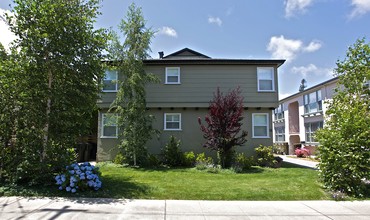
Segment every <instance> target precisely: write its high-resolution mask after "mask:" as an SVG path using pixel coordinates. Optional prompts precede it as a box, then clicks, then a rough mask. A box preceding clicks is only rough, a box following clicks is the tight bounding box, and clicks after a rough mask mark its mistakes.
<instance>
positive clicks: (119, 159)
mask: <svg viewBox="0 0 370 220" xmlns="http://www.w3.org/2000/svg"><path fill="white" fill-rule="evenodd" d="M125 161H126V158H125V156H123V154H122V153H118V154H117V155H116V156H115V157H114V159H113V163H115V164H121V165H122V164H124V162H125Z"/></svg>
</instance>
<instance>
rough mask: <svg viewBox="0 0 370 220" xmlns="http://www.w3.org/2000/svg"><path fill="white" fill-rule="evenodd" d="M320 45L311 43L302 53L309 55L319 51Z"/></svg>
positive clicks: (317, 42) (314, 42) (315, 42)
mask: <svg viewBox="0 0 370 220" xmlns="http://www.w3.org/2000/svg"><path fill="white" fill-rule="evenodd" d="M321 45H322V44H321V43H320V42H319V41H311V43H310V44H309V45H308V46H306V47H305V48H303V51H305V52H309V53H310V52H314V51H316V50H318V49H320V48H321Z"/></svg>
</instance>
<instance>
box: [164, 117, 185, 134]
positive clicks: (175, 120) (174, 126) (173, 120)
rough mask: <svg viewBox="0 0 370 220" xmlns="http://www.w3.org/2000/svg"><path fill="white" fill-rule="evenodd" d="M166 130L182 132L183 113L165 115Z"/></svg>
mask: <svg viewBox="0 0 370 220" xmlns="http://www.w3.org/2000/svg"><path fill="white" fill-rule="evenodd" d="M164 130H167V131H180V130H181V113H164Z"/></svg>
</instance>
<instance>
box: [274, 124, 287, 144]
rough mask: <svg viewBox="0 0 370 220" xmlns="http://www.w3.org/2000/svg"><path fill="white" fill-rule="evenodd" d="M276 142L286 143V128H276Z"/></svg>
mask: <svg viewBox="0 0 370 220" xmlns="http://www.w3.org/2000/svg"><path fill="white" fill-rule="evenodd" d="M275 141H276V142H284V141H285V126H281V127H276V128H275Z"/></svg>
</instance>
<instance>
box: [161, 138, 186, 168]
mask: <svg viewBox="0 0 370 220" xmlns="http://www.w3.org/2000/svg"><path fill="white" fill-rule="evenodd" d="M180 145H181V142H180V140H177V139H176V137H175V136H173V135H171V137H170V140H169V141H168V143H167V144H166V146H165V147H164V148H163V149H162V155H163V164H164V165H168V166H170V167H176V166H182V164H183V153H182V152H181V149H180Z"/></svg>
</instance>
